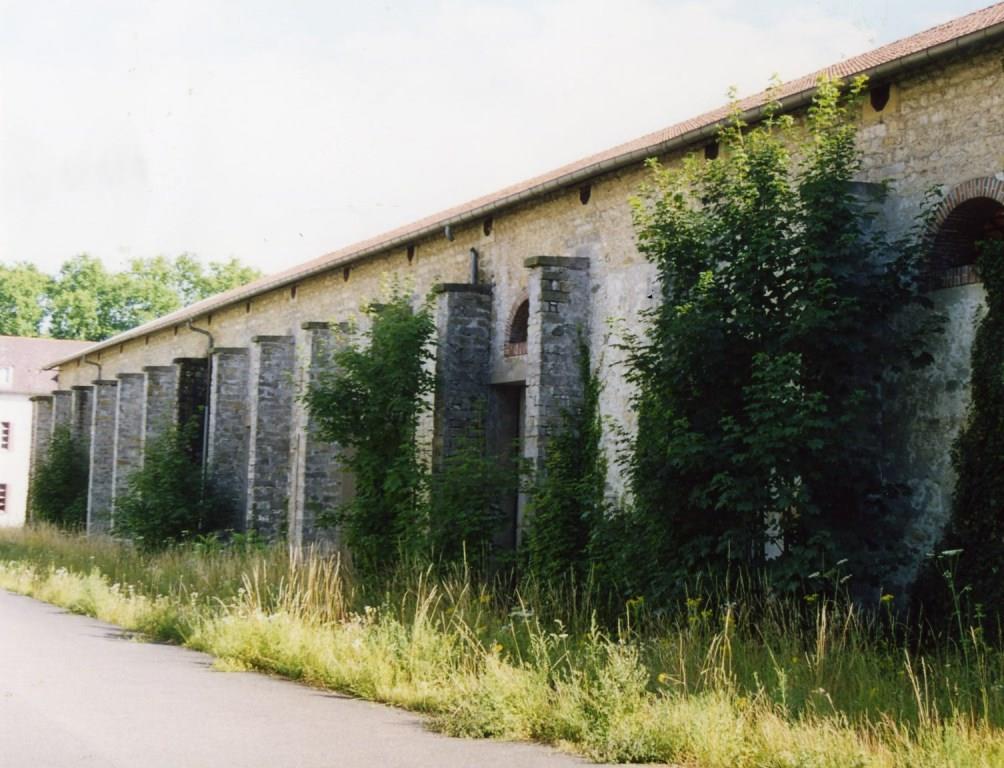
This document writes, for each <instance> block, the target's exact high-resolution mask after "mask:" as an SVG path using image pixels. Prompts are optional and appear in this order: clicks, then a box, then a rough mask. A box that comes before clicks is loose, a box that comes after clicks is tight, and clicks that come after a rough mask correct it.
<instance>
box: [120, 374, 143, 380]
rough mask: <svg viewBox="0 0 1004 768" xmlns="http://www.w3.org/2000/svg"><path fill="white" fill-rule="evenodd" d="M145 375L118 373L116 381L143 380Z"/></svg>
mask: <svg viewBox="0 0 1004 768" xmlns="http://www.w3.org/2000/svg"><path fill="white" fill-rule="evenodd" d="M143 376H145V374H142V373H117V374H115V378H116V379H119V380H121V379H142V378H143Z"/></svg>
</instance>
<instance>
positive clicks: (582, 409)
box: [526, 344, 612, 583]
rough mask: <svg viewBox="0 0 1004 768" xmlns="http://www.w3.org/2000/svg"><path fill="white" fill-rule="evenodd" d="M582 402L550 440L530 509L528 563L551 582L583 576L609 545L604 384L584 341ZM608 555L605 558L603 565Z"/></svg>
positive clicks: (534, 485)
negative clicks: (603, 440)
mask: <svg viewBox="0 0 1004 768" xmlns="http://www.w3.org/2000/svg"><path fill="white" fill-rule="evenodd" d="M579 367H580V372H581V377H582V381H583V384H584V387H583V390H584V391H583V398H582V402H581V403H579V404H578V405H577V406H575V407H574V408H571V409H569V410H567V411H566V412H565V413H564V414H563V419H562V425H561V428H560V429H559V430H558V431H557V433H556V434H555V435H553V436H552V437H551V439H550V440H549V441H548V444H547V453H546V455H545V458H544V466H543V469H542V471H541V472H540V473H539V475H538V476H537V477H536V478H535V479H534V483H533V488H532V491H533V495H532V500H531V503H530V509H529V510H528V515H527V518H528V523H527V537H526V555H527V567H528V569H529V571H530V572H531V573H533V574H534V575H535V576H536V577H537V578H538V579H540V580H541V581H542V582H545V583H556V582H557V581H559V580H560V579H563V578H567V577H568V576H569V575H571V576H572V577H573V578H576V579H577V580H581V579H583V578H584V577H585V576H586V575H587V573H588V571H589V570H590V568H591V566H592V565H594V564H597V557H596V556H597V554H598V553H599V552H600V551H601V550H603V549H604V548H605V547H606V545H607V544H612V542H606V541H605V540H604V535H603V534H605V533H606V530H605V527H604V525H603V523H604V517H605V515H606V509H605V504H604V492H605V485H606V476H607V465H606V460H605V458H604V456H603V451H602V449H601V447H600V438H601V437H602V435H603V425H602V422H601V420H600V409H599V399H600V383H599V380H598V379H597V377H596V375H595V374H594V373H593V371H592V370H591V368H590V362H589V348H588V347H587V346H586V345H585V344H582V345H581V347H580V352H579ZM605 562H606V558H600V562H599V564H600V565H603V564H604V563H605Z"/></svg>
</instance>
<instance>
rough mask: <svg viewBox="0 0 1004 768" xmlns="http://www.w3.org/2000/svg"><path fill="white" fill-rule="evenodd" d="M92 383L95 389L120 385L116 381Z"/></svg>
mask: <svg viewBox="0 0 1004 768" xmlns="http://www.w3.org/2000/svg"><path fill="white" fill-rule="evenodd" d="M91 383H92V384H93V385H94V386H95V387H117V386H118V385H119V383H118V382H117V381H116V380H115V379H94V381H92V382H91Z"/></svg>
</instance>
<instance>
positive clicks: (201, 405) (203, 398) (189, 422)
mask: <svg viewBox="0 0 1004 768" xmlns="http://www.w3.org/2000/svg"><path fill="white" fill-rule="evenodd" d="M174 368H175V381H176V386H177V388H178V392H177V407H178V411H177V416H176V419H177V423H178V426H179V427H181V428H182V429H188V430H191V432H190V438H191V443H190V445H189V451H190V453H191V456H192V459H193V461H194V462H195V463H196V464H201V463H202V457H203V454H204V441H205V437H206V421H207V419H206V415H207V411H208V410H209V360H208V359H207V358H205V357H179V358H176V359H175V360H174Z"/></svg>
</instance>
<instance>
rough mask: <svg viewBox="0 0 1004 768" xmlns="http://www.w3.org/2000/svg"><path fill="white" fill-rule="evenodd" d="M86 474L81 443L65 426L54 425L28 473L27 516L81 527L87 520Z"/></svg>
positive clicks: (33, 519) (86, 463)
mask: <svg viewBox="0 0 1004 768" xmlns="http://www.w3.org/2000/svg"><path fill="white" fill-rule="evenodd" d="M88 475H89V469H88V459H87V454H86V452H85V451H84V448H83V446H82V445H81V444H80V442H79V441H78V440H76V439H74V437H73V435H72V433H71V432H70V430H69V428H68V427H56V429H55V430H54V431H53V433H52V439H51V441H50V442H49V450H48V452H47V453H46V455H45V457H44V459H43V460H42V461H41V462H40V463H39V464H38V466H36V467H35V470H34V472H33V474H32V477H31V484H30V486H29V489H28V517H29V519H30V520H31V521H32V522H44V523H52V524H53V525H57V526H59V527H60V528H66V529H76V528H83V527H84V526H85V525H86V523H87V481H88Z"/></svg>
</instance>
